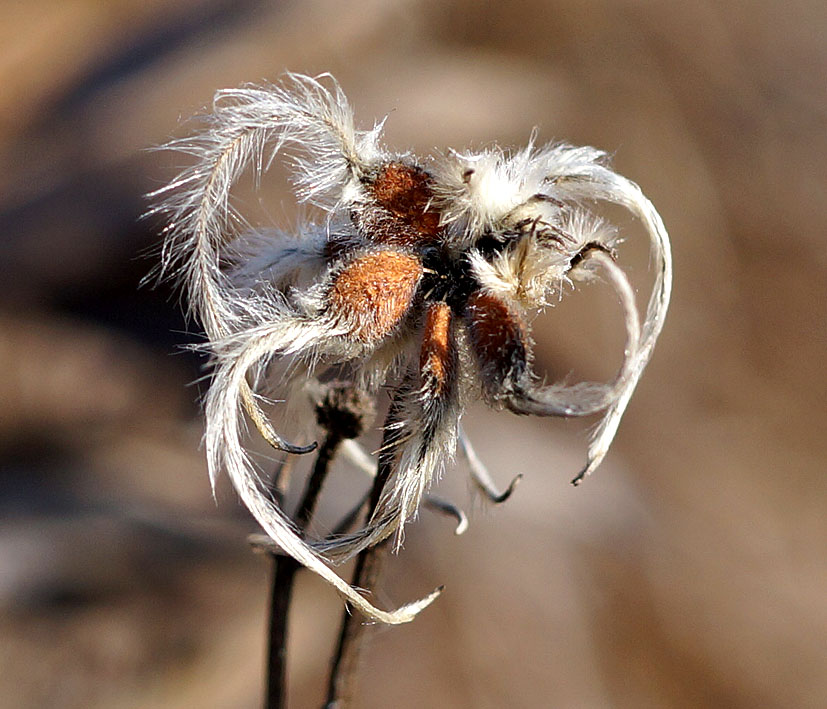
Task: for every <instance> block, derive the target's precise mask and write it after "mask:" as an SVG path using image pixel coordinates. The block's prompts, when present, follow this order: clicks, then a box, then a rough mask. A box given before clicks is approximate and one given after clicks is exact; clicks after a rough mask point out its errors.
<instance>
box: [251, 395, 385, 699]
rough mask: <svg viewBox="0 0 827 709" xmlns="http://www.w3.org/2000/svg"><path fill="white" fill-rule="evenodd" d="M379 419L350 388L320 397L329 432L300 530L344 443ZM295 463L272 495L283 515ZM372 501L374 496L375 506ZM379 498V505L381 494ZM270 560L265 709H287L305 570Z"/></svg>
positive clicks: (283, 558)
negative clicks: (290, 646)
mask: <svg viewBox="0 0 827 709" xmlns="http://www.w3.org/2000/svg"><path fill="white" fill-rule="evenodd" d="M374 413H375V412H374V407H373V401H372V400H371V399H370V397H368V396H367V395H366V394H365V393H364V392H361V391H360V390H358V389H356V388H354V387H353V386H352V385H350V384H348V383H347V382H331V383H329V384H327V385H325V386H324V388H323V389H322V391H321V392H320V398H319V400H318V401H317V403H316V420H317V422H318V424H319V426H320V427H321V428H322V429H324V430H325V431H326V435H325V438H324V441H323V442H322V445H321V446H320V447H319V449H318V451H317V453H316V460H315V462H314V464H313V470H312V472H311V473H310V476H309V477H308V479H307V484H306V485H305V489H304V493H303V494H302V497H301V500H300V501H299V504H298V507H297V509H296V514H295V515H294V517H293V521H294V523H295V525H296V527H297V528H298V529H299V530H302V531H304V530H305V529H307V527H308V525H309V524H310V521H311V520H312V519H313V514H314V512H315V510H316V503H317V502H318V499H319V495H320V494H321V491H322V487H323V486H324V481H325V479H326V478H327V475H328V473H329V472H330V463H331V461H332V460H333V458H334V457H335V455H336V452H337V450H338V448H339V446H340V445H341V443H342V441H344V440H345V439H347V438H357V437H358V436H360V435H361V434H362V432H363V431H364V430H365V428H366V427H367V426H368V425H369V423H370V421H372V420H373V416H374ZM291 462H292V458H288V459H287V461H286V463H285V464H284V465H283V466H281V468H280V469H279V471H278V472H277V475H276V478H275V481H276V485H275V489H274V491H273V493H274V496H275V498H276V502H277V503H278V505H279V507H280V508H282V509H283V502H284V488H285V487H286V485H287V478H288V477H289V469H290V464H291ZM374 487H375V486H374ZM380 492H381V489H380ZM373 497H374V495H373V493H372V494H371V501H372V503H373ZM375 497H376V500H378V499H379V497H378V493H376V496H375ZM373 504H375V503H373ZM270 555H271V556H272V557H273V574H272V579H271V588H270V619H269V637H268V639H269V647H268V658H267V690H266V695H265V707H266V708H267V709H284V708H285V707H286V706H287V633H288V618H289V614H290V601H291V597H292V591H293V579H294V578H295V575H296V571H298V569H299V568H301V565H300V564H299V563H298V562H297V561H295V560H294V559H293V558H292V557H289V556H287V555H285V554H280V553H278V552H277V551H271V552H270Z"/></svg>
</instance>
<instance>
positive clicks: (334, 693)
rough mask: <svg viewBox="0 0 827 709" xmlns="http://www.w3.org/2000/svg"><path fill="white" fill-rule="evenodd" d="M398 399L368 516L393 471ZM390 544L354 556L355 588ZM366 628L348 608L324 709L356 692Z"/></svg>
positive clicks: (338, 706) (373, 573) (374, 572)
mask: <svg viewBox="0 0 827 709" xmlns="http://www.w3.org/2000/svg"><path fill="white" fill-rule="evenodd" d="M400 400H401V397H400V396H397V398H396V399H395V400H394V401H393V402H392V403H391V406H390V409H389V410H388V414H387V416H386V418H385V427H384V429H385V433H384V436H383V440H382V447H381V448H380V453H379V467H378V469H377V472H376V477H375V478H374V479H373V487H372V488H371V491H370V500H369V503H368V510H369V511H368V517H370V515H372V514H373V512H374V510H375V509H376V507H377V505H378V504H379V498H380V496H381V494H382V489H383V488H384V487H385V483H386V482H387V481H388V479H389V478H390V475H391V472H392V470H393V460H394V448H395V445H396V443H397V439H398V437H399V435H400V433H399V430H398V429H397V427H396V426H395V425H394V424H395V423H396V422H397V421H398V420H399V416H400V414H401V411H400V409H401V406H400ZM389 541H390V540H389V539H386V540H385V541H383V542H380V543H379V544H377V545H376V546H374V547H371V548H370V549H365V550H364V551H362V552H360V553H359V555H358V556H357V557H356V568H355V569H354V571H353V581H352V585H353V586H354V587H355V588H375V587H376V582H377V580H378V579H379V576H380V575H381V573H382V568H383V567H384V563H383V562H384V560H385V557H386V555H387V550H388V546H389ZM367 627H368V626H366V625H365V623H364V619H363V618H361V617H360V616H359V615H358V614H353V613H351V612H349V609H348V608H346V609H345V613H344V615H343V616H342V628H341V631H340V633H339V642H338V644H337V646H336V653H335V655H334V657H333V664H332V667H331V670H330V681H329V682H328V687H327V702H326V704H325V707H326V709H342V708H343V707H346V706H347V705H348V704H349V703H350V702H351V700H352V699H353V696H354V693H355V689H356V678H357V669H358V666H359V660H360V658H361V651H362V649H363V647H364V639H365V635H366V634H367Z"/></svg>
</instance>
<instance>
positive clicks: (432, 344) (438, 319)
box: [419, 303, 454, 396]
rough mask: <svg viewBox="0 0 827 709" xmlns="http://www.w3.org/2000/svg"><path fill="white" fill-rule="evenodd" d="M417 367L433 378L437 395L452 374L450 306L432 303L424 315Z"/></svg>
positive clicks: (452, 354)
mask: <svg viewBox="0 0 827 709" xmlns="http://www.w3.org/2000/svg"><path fill="white" fill-rule="evenodd" d="M419 368H420V370H421V371H422V373H423V374H424V375H429V376H430V377H432V378H433V389H434V393H435V394H436V395H437V396H439V395H441V394H442V393H443V391H444V390H445V387H446V386H447V384H448V382H449V381H450V380H451V377H452V376H453V370H454V351H453V348H452V347H451V308H450V307H449V306H448V305H447V304H446V303H434V304H433V305H431V307H430V308H428V312H427V314H426V316H425V331H424V333H423V335H422V350H421V352H420V356H419Z"/></svg>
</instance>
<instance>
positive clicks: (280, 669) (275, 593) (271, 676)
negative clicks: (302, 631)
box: [264, 554, 299, 709]
mask: <svg viewBox="0 0 827 709" xmlns="http://www.w3.org/2000/svg"><path fill="white" fill-rule="evenodd" d="M271 556H272V557H273V572H272V579H271V582H270V622H269V629H268V637H269V647H268V657H267V690H266V691H267V694H266V701H265V703H264V705H265V707H266V709H283V708H284V707H286V706H287V619H288V615H289V610H290V599H291V596H292V592H293V578H294V576H295V575H296V571H297V570H298V569H299V564H298V563H297V562H296V561H294V560H293V558H292V557H289V556H283V555H279V554H271Z"/></svg>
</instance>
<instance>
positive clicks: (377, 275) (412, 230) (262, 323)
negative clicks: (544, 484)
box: [155, 74, 671, 623]
mask: <svg viewBox="0 0 827 709" xmlns="http://www.w3.org/2000/svg"><path fill="white" fill-rule="evenodd" d="M206 121H207V127H206V129H205V130H204V131H203V132H202V133H200V134H199V135H197V136H195V137H193V138H186V139H183V140H180V141H177V142H174V143H172V144H171V146H170V147H171V148H173V149H175V150H178V151H181V152H184V153H189V154H191V155H192V156H193V157H194V160H195V161H194V164H193V165H192V166H191V167H189V168H187V169H186V170H185V171H184V172H182V173H181V174H180V175H179V176H178V177H177V179H175V180H174V181H173V182H172V183H171V184H169V185H168V186H167V187H165V188H163V189H162V190H159V191H158V192H157V193H156V195H155V197H157V199H158V200H159V202H158V206H157V211H161V212H164V213H166V215H167V217H168V220H169V221H168V227H167V228H166V241H165V245H164V250H163V259H162V261H163V268H164V270H165V271H166V272H173V273H177V274H178V275H179V276H180V277H181V279H182V280H183V282H184V285H185V289H186V293H187V296H188V302H189V305H190V307H191V309H192V310H193V311H194V313H195V314H196V315H197V317H198V318H199V319H200V321H201V323H202V325H203V327H204V329H205V330H206V334H207V337H208V347H209V351H210V353H211V356H212V362H213V368H214V371H213V376H212V382H211V385H210V388H209V393H208V395H207V401H206V418H207V426H206V449H207V456H208V461H209V470H210V476H211V479H212V481H213V483H214V482H215V479H216V476H217V475H218V474H219V472H220V471H221V470H226V471H227V473H228V474H229V476H230V478H231V479H232V482H233V484H234V485H235V488H236V489H237V491H238V493H239V495H240V496H241V498H242V499H243V501H244V502H245V504H246V505H247V507H248V508H249V509H250V511H251V512H252V513H253V515H254V516H255V517H256V519H257V520H258V521H259V523H260V524H261V525H262V527H263V528H264V529H265V531H266V532H267V533H268V535H269V536H270V537H271V538H272V539H273V540H274V542H275V543H276V544H278V546H279V547H280V548H281V549H283V550H284V552H286V553H287V554H289V555H291V556H293V557H294V558H295V559H297V560H298V561H299V562H301V563H302V564H304V565H305V566H307V567H308V568H310V569H312V570H313V571H315V572H317V573H318V574H320V575H321V576H323V577H324V578H325V579H326V580H328V581H329V582H330V583H331V584H333V585H334V586H335V587H336V588H337V589H338V590H339V592H340V593H341V594H342V595H343V596H344V597H345V598H346V599H347V600H348V601H350V602H351V603H352V604H353V605H354V606H355V607H357V608H358V609H359V610H360V611H362V612H363V613H364V614H366V615H367V616H369V617H371V618H373V619H376V620H379V621H383V622H387V623H400V622H405V621H408V620H410V619H411V618H413V616H414V615H415V614H416V613H417V612H418V611H419V610H421V609H422V608H424V607H425V606H426V605H427V604H428V603H430V602H431V601H432V600H433V599H434V598H435V597H436V594H437V592H435V593H433V594H431V595H430V596H428V597H427V598H425V599H422V600H420V601H418V602H415V603H412V604H409V605H407V606H404V607H402V608H400V609H398V610H396V611H392V612H386V611H382V610H380V609H378V608H376V607H375V606H373V605H372V604H371V603H369V602H368V601H367V600H366V599H365V598H364V597H363V596H362V595H361V594H359V593H357V592H356V590H354V589H353V588H351V587H350V586H349V585H348V584H347V583H346V582H345V581H343V580H342V579H341V578H340V577H339V576H338V575H337V574H336V573H335V572H334V571H333V570H332V569H331V568H330V565H329V564H330V563H332V562H339V561H342V560H344V559H347V558H349V557H351V556H353V555H354V554H356V553H358V552H359V551H361V550H363V549H366V548H368V547H370V546H372V545H374V544H377V543H379V542H380V541H382V540H384V539H386V538H387V537H388V536H390V535H392V534H394V533H395V534H396V535H397V536H396V540H397V544H398V543H399V542H400V540H401V538H402V531H403V527H404V525H405V522H406V521H407V520H409V519H411V518H412V517H413V516H414V515H415V514H416V512H417V510H418V507H419V505H420V502H421V500H422V498H423V495H424V494H425V493H426V491H427V490H428V488H429V486H430V484H431V482H432V481H433V480H434V479H435V478H437V477H438V476H439V475H440V473H441V472H442V469H443V467H444V465H445V462H446V460H448V459H449V458H450V457H451V456H452V455H453V453H454V451H455V449H456V445H457V441H458V439H459V440H460V441H461V442H462V445H463V449H464V450H466V453H467V454H468V455H469V457H473V451H472V450H470V448H468V442H467V440H465V439H464V437H463V436H462V434H461V431H460V429H459V419H460V416H461V414H462V412H463V403H464V401H466V400H467V399H468V397H469V396H474V395H478V394H479V393H481V395H482V397H483V398H484V399H485V401H486V402H487V403H488V404H490V405H491V406H493V407H496V408H506V409H509V410H511V411H513V412H515V413H517V414H534V415H538V416H563V417H570V416H588V415H593V414H601V416H602V418H601V421H600V424H599V426H598V427H597V429H596V430H595V432H594V436H593V439H592V441H591V444H590V446H589V449H588V456H587V460H586V465H585V466H584V468H583V469H582V470H581V471H580V473H579V474H578V476H577V477H576V478H575V480H574V482H575V484H576V483H577V482H579V481H580V480H582V479H583V477H584V476H586V475H588V474H589V473H591V472H592V471H593V470H594V469H595V468H596V467H597V466H598V464H599V463H600V461H601V460H602V459H603V457H604V456H605V455H606V452H607V450H608V448H609V445H610V443H611V441H612V439H613V437H614V435H615V431H616V430H617V427H618V423H619V421H620V418H621V416H622V414H623V411H624V409H625V408H626V405H627V403H628V402H629V398H630V397H631V395H632V392H633V390H634V388H635V385H636V383H637V381H638V379H639V377H640V375H641V373H642V371H643V368H644V367H645V365H646V363H647V362H648V360H649V358H650V356H651V354H652V349H653V347H654V344H655V340H656V339H657V337H658V334H659V333H660V330H661V327H662V326H663V321H664V317H665V314H666V310H667V306H668V302H669V293H670V287H671V258H670V251H669V242H668V237H667V234H666V230H665V229H664V226H663V223H662V221H661V219H660V217H659V216H658V214H657V212H656V211H655V209H654V208H653V206H652V205H651V203H650V202H649V200H648V199H646V197H645V196H644V195H643V194H642V192H641V191H640V189H639V188H638V187H637V185H635V184H634V183H632V182H630V181H629V180H627V179H625V178H624V177H621V176H620V175H617V174H616V173H614V172H613V171H612V170H611V169H610V168H609V167H607V159H606V155H605V154H604V153H602V152H600V151H599V150H595V149H594V148H589V147H581V148H578V147H572V146H569V145H565V144H553V145H546V146H543V147H537V146H535V145H534V138H533V137H532V139H531V141H530V142H529V145H528V146H527V147H525V148H523V149H521V150H519V151H516V152H509V151H506V150H502V149H500V148H498V147H492V148H488V149H485V150H483V151H480V152H464V153H460V152H455V151H448V152H447V153H445V154H442V155H438V156H436V157H434V158H431V159H430V160H428V161H427V162H422V161H420V160H418V159H417V158H415V157H414V156H413V155H410V154H407V153H406V154H397V153H391V152H388V151H387V150H386V149H385V148H384V147H383V146H382V145H381V143H380V136H381V132H382V123H378V124H376V125H374V127H373V128H372V129H370V130H366V131H363V130H357V129H356V127H355V126H354V119H353V113H352V111H351V108H350V106H349V104H348V102H347V99H346V98H345V96H344V94H343V92H342V90H341V88H340V87H339V85H338V84H337V83H336V82H335V80H334V79H333V78H332V77H330V76H323V77H318V78H310V77H307V76H302V75H295V74H290V75H287V76H286V78H285V79H284V82H283V83H282V84H281V85H276V86H264V87H245V88H240V89H234V90H225V91H219V92H218V93H217V94H216V97H215V102H214V107H213V112H212V113H211V114H210V115H208V116H207V117H206ZM277 155H285V156H286V158H287V162H288V164H289V166H290V168H291V170H292V179H293V182H294V185H295V192H296V195H297V198H298V199H299V200H300V201H301V202H305V203H309V204H312V205H314V206H315V207H317V208H318V210H319V211H320V213H321V214H322V215H323V218H322V219H321V220H320V222H319V223H316V224H312V223H307V224H304V225H303V226H302V227H301V228H300V229H299V230H298V233H296V234H288V233H280V232H267V233H251V232H250V231H247V232H244V231H242V230H241V229H240V227H239V226H238V225H240V224H243V223H244V221H243V219H241V217H240V215H238V214H237V213H236V212H235V210H234V208H233V206H232V205H231V201H230V190H231V188H232V186H233V184H234V182H235V181H236V179H237V178H238V176H239V175H240V174H241V173H242V172H243V171H244V170H246V169H247V168H249V167H250V166H252V169H254V170H255V171H256V172H257V173H258V174H260V173H261V172H262V171H263V170H265V169H266V168H267V167H268V166H269V165H270V164H271V163H272V161H273V160H274V158H275V157H276V156H277ZM598 201H605V202H610V203H615V204H619V205H622V206H624V207H626V208H627V209H629V210H630V211H631V212H632V213H633V214H634V215H636V216H637V217H638V218H639V219H640V220H641V222H642V223H643V225H644V226H645V228H646V230H647V231H648V233H649V235H650V238H651V244H652V254H653V262H654V266H655V283H654V290H653V293H652V295H651V299H650V301H649V305H648V309H647V312H646V316H645V318H644V320H643V322H642V323H641V322H640V319H639V315H638V309H637V305H636V302H635V297H634V293H633V291H632V288H631V286H630V284H629V282H628V280H627V278H626V276H625V274H624V272H623V271H622V270H621V269H620V268H619V266H618V265H617V264H616V262H615V248H614V247H615V245H616V243H617V238H616V230H615V229H614V228H613V227H612V226H611V225H609V224H607V223H606V222H604V221H603V220H602V219H600V218H599V217H598V216H596V215H595V214H593V213H592V211H591V210H590V209H589V205H591V204H593V203H596V202H598ZM598 273H602V274H603V275H604V276H605V277H606V278H607V279H608V281H609V282H610V283H611V284H612V286H613V287H614V289H615V290H616V292H617V294H618V296H619V299H620V301H621V304H622V306H623V309H624V313H625V328H626V347H625V353H624V359H623V363H622V366H621V367H620V370H619V371H618V372H617V375H616V376H615V378H614V380H613V381H611V382H610V383H608V384H601V383H580V384H576V385H571V386H566V385H541V384H539V383H538V381H537V377H536V376H535V375H534V373H533V371H532V367H531V363H532V341H531V336H530V330H529V326H528V322H529V320H530V315H531V314H532V313H533V312H536V311H537V310H538V309H540V308H542V307H544V306H545V305H547V304H548V303H549V302H550V301H551V300H552V299H555V298H558V297H559V296H560V295H561V293H562V291H563V289H564V287H566V286H567V285H571V284H573V282H575V281H588V280H590V279H592V278H594V277H595V275H596V274H598ZM274 358H289V359H290V361H291V362H292V364H293V365H294V366H291V367H289V368H287V374H286V375H284V376H285V378H286V379H287V382H286V384H287V385H289V384H290V383H291V381H293V380H295V379H297V378H312V377H314V376H316V375H318V374H319V373H320V372H321V371H322V370H323V369H325V368H327V367H330V366H338V367H342V366H345V367H347V368H348V371H349V372H350V373H351V375H352V376H353V378H354V380H355V381H356V382H358V385H359V386H361V387H363V388H365V389H366V390H367V391H369V392H376V391H377V389H378V388H379V387H380V386H382V385H386V384H389V383H392V384H393V385H394V386H395V389H394V395H393V402H392V405H391V410H390V414H389V417H388V420H387V422H386V424H385V428H386V436H385V441H386V446H385V448H384V450H383V451H382V452H381V455H383V456H385V459H386V460H390V461H391V465H392V475H391V476H390V477H389V479H388V481H387V483H386V485H385V487H384V490H383V492H382V495H381V498H380V500H379V503H378V505H377V507H376V509H375V511H374V514H373V516H372V517H371V519H370V521H369V523H368V524H367V525H366V526H365V528H364V529H361V530H360V531H358V532H357V533H353V534H348V535H342V536H338V537H333V538H326V539H321V540H315V541H313V540H310V541H307V540H305V539H303V538H302V536H300V534H299V533H298V532H297V530H296V529H295V528H294V526H293V525H292V524H291V522H290V520H289V519H288V518H287V517H286V516H285V514H284V513H283V511H282V510H281V509H279V507H278V505H277V504H276V503H275V502H274V501H273V499H272V497H271V496H270V494H269V493H268V491H267V490H266V487H265V486H264V484H263V483H262V481H261V479H260V477H259V475H258V473H257V471H256V468H255V466H254V464H253V463H252V461H251V460H250V458H249V456H248V454H247V452H246V451H245V449H244V446H243V444H242V438H241V428H242V424H243V421H244V412H246V414H247V416H249V417H250V420H251V421H252V422H253V423H254V425H255V426H256V428H257V429H258V430H259V431H260V432H261V434H262V435H263V436H264V438H265V439H266V440H267V441H268V442H270V444H271V445H273V446H274V447H275V448H278V449H280V450H286V451H290V452H294V453H301V452H307V451H308V450H312V446H306V447H300V446H295V445H293V444H290V443H288V442H287V441H285V440H284V439H283V438H282V437H281V436H279V434H278V433H277V432H276V431H275V430H273V427H272V425H271V424H270V422H269V420H268V419H267V418H266V416H265V415H264V413H263V412H262V410H261V408H260V406H259V399H258V394H256V388H257V386H258V383H260V382H262V381H263V380H264V379H265V378H266V376H267V373H268V372H267V370H268V365H269V363H271V361H272V360H273V359H274ZM348 450H350V451H351V454H352V455H353V457H354V458H355V459H357V462H358V460H359V454H358V451H357V453H355V454H354V453H353V451H354V449H352V448H350V449H348ZM362 463H363V464H364V461H363V460H362ZM475 470H476V471H477V480H476V482H477V483H478V485H480V486H482V487H486V488H487V487H488V481H487V480H486V478H485V475H484V469H483V468H481V467H480V466H475ZM506 494H507V493H506ZM492 496H493V493H492Z"/></svg>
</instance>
